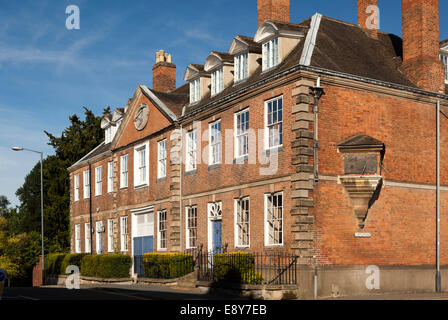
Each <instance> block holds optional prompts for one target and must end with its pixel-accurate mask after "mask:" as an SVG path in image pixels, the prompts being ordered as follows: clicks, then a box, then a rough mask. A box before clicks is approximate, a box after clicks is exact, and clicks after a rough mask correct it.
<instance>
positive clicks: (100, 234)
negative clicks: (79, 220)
mask: <svg viewBox="0 0 448 320" xmlns="http://www.w3.org/2000/svg"><path fill="white" fill-rule="evenodd" d="M98 227H100V228H102V227H103V221H101V220H98V221H96V222H95V234H96V237H95V240H96V242H95V244H96V245H95V248H96V254H103V252H104V242H103V232H98ZM100 244H101V248H100ZM100 249H101V250H100Z"/></svg>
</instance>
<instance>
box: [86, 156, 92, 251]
mask: <svg viewBox="0 0 448 320" xmlns="http://www.w3.org/2000/svg"><path fill="white" fill-rule="evenodd" d="M87 163H88V164H89V216H90V228H89V229H90V230H89V232H90V254H93V249H92V164H91V163H90V160H89V161H87Z"/></svg>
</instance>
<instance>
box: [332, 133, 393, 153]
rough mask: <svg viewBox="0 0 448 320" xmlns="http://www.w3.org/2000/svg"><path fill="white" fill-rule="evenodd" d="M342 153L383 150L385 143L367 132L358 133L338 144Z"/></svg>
mask: <svg viewBox="0 0 448 320" xmlns="http://www.w3.org/2000/svg"><path fill="white" fill-rule="evenodd" d="M338 150H339V152H341V153H358V152H361V153H363V152H383V153H384V151H385V146H384V143H383V142H381V141H379V140H377V139H375V138H372V137H370V136H368V135H365V134H358V135H356V136H353V137H350V138H348V139H346V140H344V141H343V142H341V143H339V144H338Z"/></svg>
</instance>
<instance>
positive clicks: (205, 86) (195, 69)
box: [184, 64, 210, 104]
mask: <svg viewBox="0 0 448 320" xmlns="http://www.w3.org/2000/svg"><path fill="white" fill-rule="evenodd" d="M184 80H185V81H186V82H189V83H190V104H193V103H197V102H199V101H201V100H202V99H204V98H205V97H206V96H209V95H210V89H209V88H210V73H208V72H205V71H204V66H203V65H200V64H190V65H189V66H188V67H187V69H186V70H185V75H184Z"/></svg>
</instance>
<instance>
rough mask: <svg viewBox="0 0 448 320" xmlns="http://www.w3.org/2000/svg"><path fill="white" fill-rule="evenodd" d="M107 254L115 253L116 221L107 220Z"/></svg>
mask: <svg viewBox="0 0 448 320" xmlns="http://www.w3.org/2000/svg"><path fill="white" fill-rule="evenodd" d="M107 252H114V219H107Z"/></svg>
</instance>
